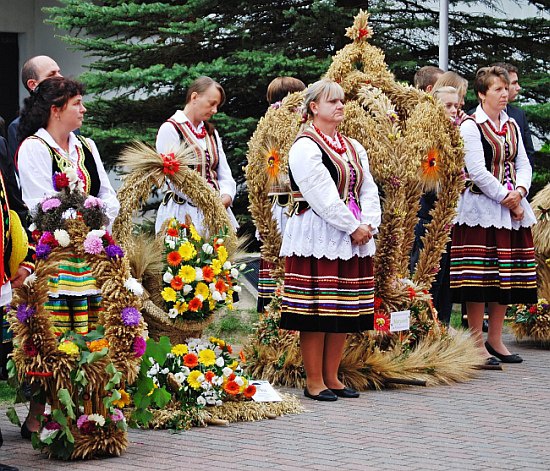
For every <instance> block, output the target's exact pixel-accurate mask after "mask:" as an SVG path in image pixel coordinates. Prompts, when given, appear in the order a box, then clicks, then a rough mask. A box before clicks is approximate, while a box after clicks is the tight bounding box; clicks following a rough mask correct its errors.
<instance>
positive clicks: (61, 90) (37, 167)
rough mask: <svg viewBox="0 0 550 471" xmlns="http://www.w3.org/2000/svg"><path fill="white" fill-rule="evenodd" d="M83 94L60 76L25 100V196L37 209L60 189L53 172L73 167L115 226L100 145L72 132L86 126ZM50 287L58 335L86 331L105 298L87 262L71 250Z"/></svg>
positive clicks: (21, 167)
mask: <svg viewBox="0 0 550 471" xmlns="http://www.w3.org/2000/svg"><path fill="white" fill-rule="evenodd" d="M82 94H83V86H82V84H80V83H79V82H76V81H74V80H71V79H67V78H63V77H54V78H50V79H47V80H45V81H44V82H42V83H41V84H40V85H39V86H38V87H37V88H36V89H35V90H34V91H33V93H32V95H31V96H30V97H29V98H27V99H26V100H25V107H24V109H23V112H22V113H21V124H20V127H19V132H20V134H21V138H22V139H24V141H23V142H22V143H21V146H20V148H19V151H18V154H17V162H18V167H19V176H20V181H21V190H22V193H23V200H24V201H25V203H26V204H27V206H28V207H29V208H31V210H32V209H33V208H34V207H35V206H36V205H37V204H39V203H40V202H41V201H42V200H43V199H44V197H47V196H52V195H53V194H55V193H56V190H55V188H54V184H53V180H52V176H53V174H54V173H56V172H65V171H67V169H69V168H71V169H74V170H75V171H76V174H77V175H78V177H79V179H80V181H81V182H82V188H83V192H84V193H87V194H90V195H92V196H95V197H97V198H100V199H101V200H102V201H103V203H104V204H105V208H106V213H107V216H108V218H109V226H110V225H111V224H112V223H113V221H114V219H115V217H116V216H117V214H118V210H119V208H120V205H119V203H118V200H117V198H116V193H115V191H114V190H113V187H112V186H111V183H110V182H109V178H108V177H107V173H106V172H105V169H104V168H103V163H102V162H101V158H100V156H99V153H98V151H97V147H96V146H95V143H94V142H93V141H92V140H90V139H85V138H82V137H81V136H75V134H74V133H73V132H72V130H73V129H78V128H80V127H81V126H82V120H83V118H84V113H85V112H86V108H85V107H84V105H83V101H82ZM49 287H50V301H49V306H48V308H49V309H50V310H51V311H52V313H55V316H54V331H55V333H56V335H61V334H62V333H63V332H65V331H67V330H73V331H75V332H77V333H79V334H86V333H87V332H88V330H89V328H90V326H91V325H92V324H94V323H95V319H96V318H97V310H99V309H100V306H101V302H100V296H99V292H100V290H99V289H98V288H97V287H96V285H95V280H94V279H93V277H92V276H91V272H90V269H89V267H88V266H87V265H86V263H85V262H84V260H82V259H78V258H76V257H75V256H74V255H73V254H67V259H66V261H65V262H63V264H62V265H61V266H60V270H59V275H58V276H57V277H55V278H52V279H51V280H50V282H49ZM89 315H90V316H91V318H90V317H89Z"/></svg>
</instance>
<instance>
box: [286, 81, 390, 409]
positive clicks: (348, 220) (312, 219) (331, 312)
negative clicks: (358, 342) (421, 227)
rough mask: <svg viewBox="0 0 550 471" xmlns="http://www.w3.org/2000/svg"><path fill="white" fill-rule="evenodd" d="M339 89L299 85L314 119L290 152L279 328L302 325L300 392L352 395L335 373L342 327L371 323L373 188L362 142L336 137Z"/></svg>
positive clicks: (328, 397) (325, 397) (376, 211)
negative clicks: (291, 204)
mask: <svg viewBox="0 0 550 471" xmlns="http://www.w3.org/2000/svg"><path fill="white" fill-rule="evenodd" d="M343 100H344V91H343V90H342V88H341V87H340V85H338V84H337V83H335V82H332V81H330V80H320V81H318V82H316V83H314V84H312V85H310V86H309V87H308V88H307V90H306V92H305V102H304V107H305V109H306V111H307V113H308V115H309V116H310V117H312V118H313V120H312V123H311V124H310V125H307V126H306V127H305V128H304V129H303V131H302V132H301V133H300V134H299V135H298V137H297V138H296V141H295V143H294V144H293V146H292V148H291V149H290V152H289V176H290V182H291V187H292V191H293V199H294V207H293V213H292V216H291V217H290V218H289V220H288V222H287V224H286V228H285V232H284V235H283V243H282V246H281V255H283V256H286V265H285V280H284V295H283V304H282V314H281V323H280V326H281V328H284V329H288V330H298V331H300V348H301V352H302V358H303V362H304V368H305V371H306V375H307V386H306V388H305V390H304V394H305V396H306V397H309V398H311V399H315V400H319V401H335V400H337V399H338V397H358V396H359V393H357V391H355V390H353V389H351V388H347V387H345V386H344V384H343V383H342V382H341V381H340V380H339V379H338V368H339V365H340V361H341V358H342V354H343V349H344V344H345V341H346V335H347V333H352V332H360V331H363V330H368V329H372V328H373V318H374V276H373V275H374V274H373V260H372V257H373V255H374V253H375V245H374V240H373V239H372V237H373V235H374V234H375V233H376V232H377V228H378V226H379V224H380V220H381V210H380V200H379V197H378V188H377V187H376V184H375V183H374V180H373V178H372V176H371V174H370V171H369V162H368V158H367V153H366V151H365V149H364V148H363V147H362V146H361V145H360V144H359V143H358V142H357V141H355V140H353V139H349V138H346V137H344V136H342V135H341V134H340V133H339V132H338V131H337V127H338V125H339V124H340V123H341V122H342V120H343V119H344V103H343Z"/></svg>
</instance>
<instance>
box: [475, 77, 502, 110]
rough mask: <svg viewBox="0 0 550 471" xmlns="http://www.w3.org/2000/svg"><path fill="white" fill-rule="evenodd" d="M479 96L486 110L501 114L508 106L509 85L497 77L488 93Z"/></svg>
mask: <svg viewBox="0 0 550 471" xmlns="http://www.w3.org/2000/svg"><path fill="white" fill-rule="evenodd" d="M479 96H480V98H481V106H482V107H483V109H484V110H486V111H494V112H500V111H502V110H503V109H504V108H506V105H507V104H508V84H507V83H506V82H505V81H504V80H502V79H501V78H500V77H495V78H494V79H493V83H492V84H491V85H490V86H489V88H488V89H487V91H486V92H485V93H484V94H483V93H480V94H479Z"/></svg>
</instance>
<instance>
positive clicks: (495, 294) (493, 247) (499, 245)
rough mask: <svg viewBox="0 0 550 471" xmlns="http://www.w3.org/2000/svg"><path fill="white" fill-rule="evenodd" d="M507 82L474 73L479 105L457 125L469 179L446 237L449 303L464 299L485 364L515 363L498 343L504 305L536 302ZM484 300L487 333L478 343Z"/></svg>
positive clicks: (524, 166) (489, 71) (526, 169)
mask: <svg viewBox="0 0 550 471" xmlns="http://www.w3.org/2000/svg"><path fill="white" fill-rule="evenodd" d="M508 85H509V78H508V73H507V72H506V70H504V69H503V68H501V67H483V68H481V69H479V70H478V71H477V73H476V78H475V82H474V90H475V92H476V94H477V97H478V100H479V102H480V104H479V106H478V107H477V108H476V111H475V114H473V115H472V116H471V117H469V118H468V119H466V120H465V121H464V122H463V123H462V124H461V126H460V132H461V134H462V137H463V139H464V150H465V161H466V171H467V173H468V178H469V180H468V182H467V185H466V190H465V191H464V193H463V194H462V195H461V197H460V200H459V203H458V215H457V217H456V221H455V222H456V225H455V227H454V228H453V233H452V243H451V292H452V298H453V302H458V303H462V302H465V303H466V308H467V312H468V324H469V327H470V329H471V330H472V332H473V334H474V336H475V339H476V341H477V343H478V346H479V348H480V350H481V352H482V354H483V355H484V356H485V357H486V358H487V360H486V361H487V364H489V365H495V364H498V363H499V360H500V361H502V362H505V363H520V362H521V361H522V358H521V357H520V356H519V355H517V354H511V353H510V352H509V351H508V349H507V348H506V345H504V343H503V342H502V326H503V323H504V317H505V314H506V309H507V306H508V304H517V303H524V304H528V303H536V302H537V284H536V270H535V266H536V263H535V253H534V248H533V238H532V235H531V229H530V226H532V225H533V224H535V222H536V218H535V215H534V213H533V211H532V209H531V207H530V205H529V203H528V202H527V200H526V198H525V197H526V195H527V193H528V191H529V187H530V186H531V174H532V170H531V165H530V164H529V160H528V158H527V154H526V153H525V148H524V147H523V142H522V139H521V133H520V132H519V127H518V125H517V124H516V122H515V121H514V120H513V119H511V118H509V117H508V115H507V114H506V113H505V112H504V109H505V108H506V105H507V103H508ZM485 303H488V304H489V332H488V337H487V342H485V343H484V342H483V334H482V323H483V314H484V305H485ZM495 357H497V358H495Z"/></svg>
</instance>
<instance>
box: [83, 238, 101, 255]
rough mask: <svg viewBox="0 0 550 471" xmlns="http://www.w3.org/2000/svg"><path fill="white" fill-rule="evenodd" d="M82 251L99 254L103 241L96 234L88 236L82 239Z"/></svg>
mask: <svg viewBox="0 0 550 471" xmlns="http://www.w3.org/2000/svg"><path fill="white" fill-rule="evenodd" d="M84 251H85V252H87V253H89V254H92V255H99V254H100V253H101V252H103V242H102V241H101V239H100V238H99V237H97V236H94V235H92V236H88V237H86V239H85V240H84Z"/></svg>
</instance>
